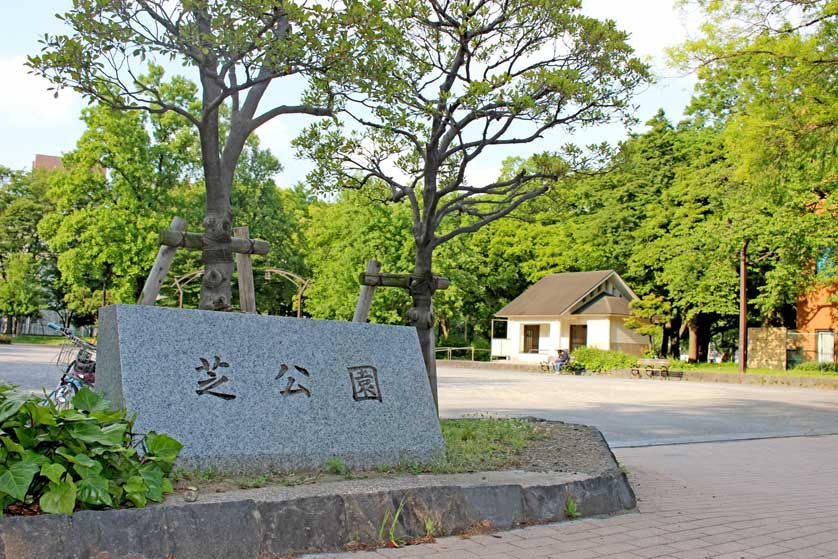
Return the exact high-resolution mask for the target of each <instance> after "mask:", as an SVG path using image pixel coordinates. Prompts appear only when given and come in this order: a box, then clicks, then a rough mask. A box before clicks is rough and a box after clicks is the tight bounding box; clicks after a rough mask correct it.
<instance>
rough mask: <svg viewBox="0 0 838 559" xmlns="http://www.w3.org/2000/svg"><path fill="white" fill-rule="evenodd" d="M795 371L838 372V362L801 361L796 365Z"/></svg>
mask: <svg viewBox="0 0 838 559" xmlns="http://www.w3.org/2000/svg"><path fill="white" fill-rule="evenodd" d="M794 370H795V371H818V372H821V373H838V363H814V362H807V363H800V364H799V365H797V366H795V367H794Z"/></svg>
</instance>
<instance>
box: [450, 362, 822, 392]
mask: <svg viewBox="0 0 838 559" xmlns="http://www.w3.org/2000/svg"><path fill="white" fill-rule="evenodd" d="M437 366H438V367H450V368H452V369H481V370H488V371H491V370H498V369H503V370H508V371H522V372H528V373H541V374H550V373H544V372H543V371H541V369H540V368H539V365H538V363H507V362H506V361H492V362H490V361H454V360H452V361H447V360H439V361H437ZM673 370H678V368H677V367H675V366H673ZM584 375H585V376H603V377H613V378H631V379H635V380H636V377H635V376H634V375H632V374H631V372H630V371H629V369H615V370H613V371H604V372H597V373H595V372H591V371H585V373H584ZM644 380H650V379H648V378H647V377H644ZM651 380H655V381H664V382H666V381H668V380H671V381H673V382H677V381H678V380H679V379H651ZM683 380H689V381H693V382H716V383H723V384H727V383H730V384H752V385H757V386H788V387H792V388H817V389H821V390H838V374H837V375H836V378H819V377H796V376H786V375H759V374H753V373H748V374H746V375H745V378H744V380H743V381H740V380H739V375H738V374H736V373H711V372H705V371H690V370H685V371H684V379H683Z"/></svg>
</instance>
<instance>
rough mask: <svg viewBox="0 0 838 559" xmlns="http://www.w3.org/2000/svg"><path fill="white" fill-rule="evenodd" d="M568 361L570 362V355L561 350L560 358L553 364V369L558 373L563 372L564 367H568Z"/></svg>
mask: <svg viewBox="0 0 838 559" xmlns="http://www.w3.org/2000/svg"><path fill="white" fill-rule="evenodd" d="M568 361H570V355H568V353H567V352H566V351H565V350H563V349H560V350H559V356H558V357H557V358H556V360H555V361H554V362H553V368H554V369H555V370H556V372H557V373H558V372H560V371H561V370H562V367H564V366H565V365H567V362H568Z"/></svg>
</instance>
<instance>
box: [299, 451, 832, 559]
mask: <svg viewBox="0 0 838 559" xmlns="http://www.w3.org/2000/svg"><path fill="white" fill-rule="evenodd" d="M616 454H617V457H618V459H619V460H620V462H621V463H622V464H624V465H625V466H626V467H627V468H628V469H629V471H630V478H631V479H632V485H633V486H634V489H635V491H636V492H637V496H638V511H639V512H637V513H629V514H624V515H620V516H615V517H611V518H601V519H586V520H577V521H573V522H562V523H558V524H551V525H545V526H535V527H531V528H526V529H523V530H515V531H512V532H506V533H500V534H496V535H487V536H475V537H472V538H468V539H463V538H460V537H449V538H441V539H439V540H437V542H436V543H434V544H428V545H417V546H408V547H405V548H403V549H398V550H392V549H382V550H379V551H376V552H362V553H352V554H350V553H344V554H333V555H317V556H309V557H320V558H326V557H329V558H338V557H340V558H342V559H372V558H374V559H383V558H385V557H391V558H419V557H427V558H429V559H476V558H478V557H480V558H483V559H502V558H513V559H551V558H555V559H606V558H608V559H638V558H641V559H653V558H655V559H709V558H714V559H756V558H762V557H772V558H778V559H779V558H784V559H811V558H815V557H825V558H835V557H838V437H836V436H829V437H806V438H791V439H765V440H759V441H738V442H731V443H708V444H694V445H675V446H658V447H646V448H626V449H621V450H618V451H617V452H616Z"/></svg>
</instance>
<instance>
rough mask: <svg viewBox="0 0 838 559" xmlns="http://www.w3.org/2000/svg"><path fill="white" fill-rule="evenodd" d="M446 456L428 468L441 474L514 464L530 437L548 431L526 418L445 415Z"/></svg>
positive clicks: (443, 432)
mask: <svg viewBox="0 0 838 559" xmlns="http://www.w3.org/2000/svg"><path fill="white" fill-rule="evenodd" d="M441 424H442V436H443V438H444V439H445V458H443V459H442V460H441V461H440V462H438V463H436V464H432V465H431V466H429V467H428V468H425V471H430V472H433V473H439V474H443V473H444V474H454V473H460V472H477V471H481V470H497V469H500V468H502V467H506V466H513V465H514V464H515V462H516V459H517V457H518V456H520V454H521V453H522V452H523V451H524V449H525V448H526V447H527V444H528V443H529V442H530V441H535V440H539V439H543V438H544V437H545V436H546V435H545V434H544V432H543V431H541V430H540V429H538V427H536V425H535V424H533V423H531V422H529V421H524V420H523V419H490V418H479V419H444V420H442V421H441Z"/></svg>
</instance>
